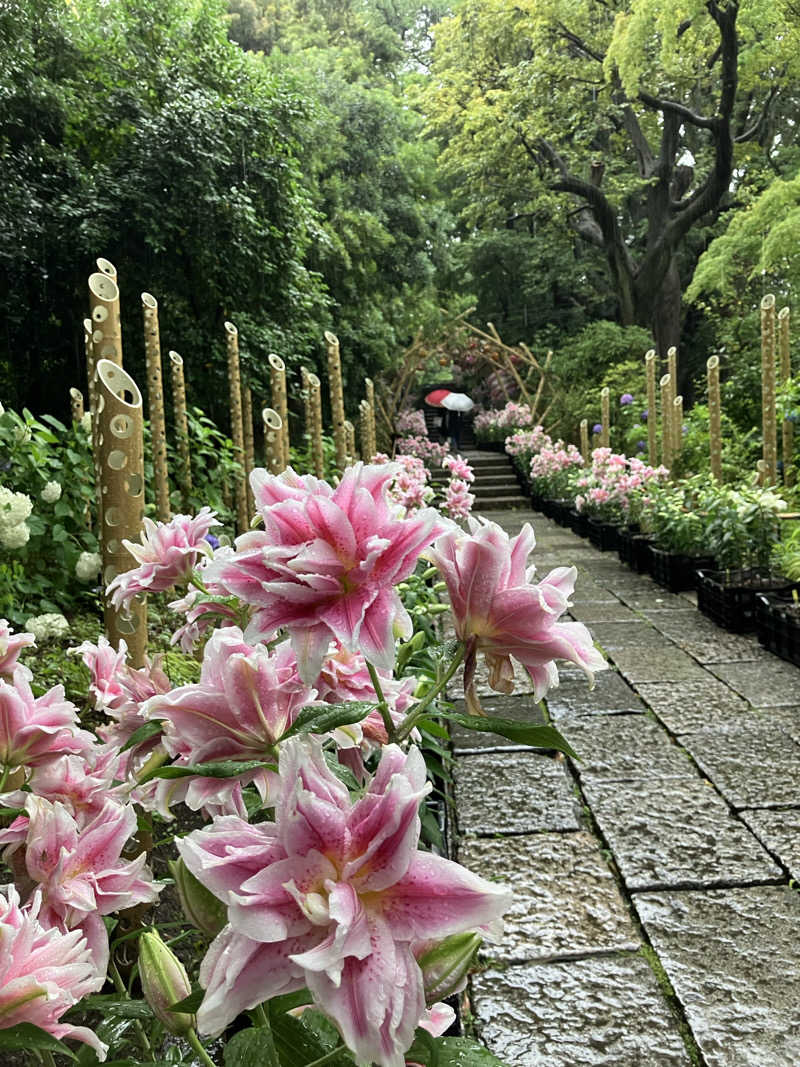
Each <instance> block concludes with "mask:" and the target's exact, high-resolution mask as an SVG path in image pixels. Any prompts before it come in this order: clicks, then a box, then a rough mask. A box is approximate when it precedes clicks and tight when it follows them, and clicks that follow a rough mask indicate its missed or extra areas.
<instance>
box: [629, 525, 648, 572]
mask: <svg viewBox="0 0 800 1067" xmlns="http://www.w3.org/2000/svg"><path fill="white" fill-rule="evenodd" d="M651 544H652V537H651V535H650V534H642V533H637V534H634V535H633V553H632V555H633V562H632V563H631V566H632V567H633V569H634V570H635V571H637V572H638V573H639V574H650V572H651V570H652V566H653V557H652V554H651V552H650V546H651Z"/></svg>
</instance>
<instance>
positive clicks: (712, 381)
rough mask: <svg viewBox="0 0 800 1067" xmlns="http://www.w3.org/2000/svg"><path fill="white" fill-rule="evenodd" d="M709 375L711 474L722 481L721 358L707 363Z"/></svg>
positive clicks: (711, 358)
mask: <svg viewBox="0 0 800 1067" xmlns="http://www.w3.org/2000/svg"><path fill="white" fill-rule="evenodd" d="M706 371H707V373H708V435H709V450H710V458H711V473H712V474H713V476H714V477H715V478H716V479H717V481H718V482H720V481H722V404H721V398H720V388H719V356H711V357H710V358H709V359H708V360H707V361H706Z"/></svg>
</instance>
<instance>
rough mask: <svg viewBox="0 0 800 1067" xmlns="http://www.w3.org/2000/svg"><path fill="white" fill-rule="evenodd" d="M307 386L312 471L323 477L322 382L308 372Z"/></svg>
mask: <svg viewBox="0 0 800 1067" xmlns="http://www.w3.org/2000/svg"><path fill="white" fill-rule="evenodd" d="M308 387H309V390H310V403H311V415H312V425H311V458H312V461H313V464H314V473H315V474H316V476H317V477H318V478H324V477H325V452H324V449H323V447H322V383H321V382H320V380H319V378H318V377H317V376H316V374H311V373H309V375H308Z"/></svg>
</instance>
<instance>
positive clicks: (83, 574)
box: [75, 552, 103, 582]
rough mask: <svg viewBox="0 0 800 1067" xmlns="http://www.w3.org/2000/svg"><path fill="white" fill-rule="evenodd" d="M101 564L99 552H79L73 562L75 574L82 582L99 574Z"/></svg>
mask: <svg viewBox="0 0 800 1067" xmlns="http://www.w3.org/2000/svg"><path fill="white" fill-rule="evenodd" d="M102 565H103V560H102V559H101V557H100V553H99V552H81V554H80V556H79V557H78V562H77V563H76V564H75V574H76V576H77V577H78V578H79V579H80V580H81V581H82V582H91V581H92V580H93V579H94V578H96V577H97V575H98V574H99V572H100V568H101V567H102Z"/></svg>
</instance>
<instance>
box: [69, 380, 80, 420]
mask: <svg viewBox="0 0 800 1067" xmlns="http://www.w3.org/2000/svg"><path fill="white" fill-rule="evenodd" d="M69 407H70V412H71V413H72V421H73V422H80V421H81V419H82V418H83V393H82V392H81V391H80V389H76V388H75V387H74V386H73V387H72V388H71V389H70V391H69Z"/></svg>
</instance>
